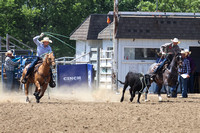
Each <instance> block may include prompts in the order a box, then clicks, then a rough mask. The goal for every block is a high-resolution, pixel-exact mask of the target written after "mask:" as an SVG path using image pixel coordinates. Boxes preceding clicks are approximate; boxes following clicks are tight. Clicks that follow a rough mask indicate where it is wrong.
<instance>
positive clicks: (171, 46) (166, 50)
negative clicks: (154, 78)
mask: <svg viewBox="0 0 200 133" xmlns="http://www.w3.org/2000/svg"><path fill="white" fill-rule="evenodd" d="M179 43H180V42H179V40H178V38H174V39H173V40H171V43H166V44H164V45H162V46H161V47H160V52H161V53H162V54H163V55H164V54H166V58H165V59H164V60H163V61H162V63H161V64H160V65H159V66H158V68H157V69H156V70H155V71H154V72H153V73H154V74H155V73H156V72H157V71H159V70H160V69H161V68H162V67H163V66H164V64H165V63H166V62H167V61H168V65H169V63H170V62H171V61H172V59H173V57H174V55H176V54H178V53H180V52H181V50H180V48H179V46H178V44H179Z"/></svg>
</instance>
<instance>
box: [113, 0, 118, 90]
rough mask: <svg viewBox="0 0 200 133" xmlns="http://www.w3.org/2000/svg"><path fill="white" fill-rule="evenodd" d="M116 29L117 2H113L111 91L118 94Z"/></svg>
mask: <svg viewBox="0 0 200 133" xmlns="http://www.w3.org/2000/svg"><path fill="white" fill-rule="evenodd" d="M117 28H118V0H114V12H113V56H112V58H113V59H112V89H113V90H115V91H116V92H117V93H118V84H117V77H118V58H117V57H118V55H117V53H118V40H117V39H116V38H115V37H116V33H117Z"/></svg>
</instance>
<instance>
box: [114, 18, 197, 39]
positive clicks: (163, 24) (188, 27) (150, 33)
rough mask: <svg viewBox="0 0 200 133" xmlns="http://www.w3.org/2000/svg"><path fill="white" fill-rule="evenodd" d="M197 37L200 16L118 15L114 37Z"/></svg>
mask: <svg viewBox="0 0 200 133" xmlns="http://www.w3.org/2000/svg"><path fill="white" fill-rule="evenodd" d="M174 37H176V38H179V39H199V38H200V18H193V17H181V18H180V17H145V16H143V17H138V16H137V17H136V16H135V17H130V16H124V17H120V19H119V24H118V29H117V34H116V38H140V39H169V38H174Z"/></svg>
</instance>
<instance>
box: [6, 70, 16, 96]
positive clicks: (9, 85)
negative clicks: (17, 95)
mask: <svg viewBox="0 0 200 133" xmlns="http://www.w3.org/2000/svg"><path fill="white" fill-rule="evenodd" d="M6 76H7V82H6V91H8V92H10V91H12V87H13V82H14V71H6Z"/></svg>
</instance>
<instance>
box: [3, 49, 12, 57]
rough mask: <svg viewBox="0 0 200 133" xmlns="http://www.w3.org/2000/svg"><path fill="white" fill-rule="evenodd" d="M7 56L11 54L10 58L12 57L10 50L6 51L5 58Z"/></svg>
mask: <svg viewBox="0 0 200 133" xmlns="http://www.w3.org/2000/svg"><path fill="white" fill-rule="evenodd" d="M8 54H12V56H13V53H12V51H11V50H8V51H7V52H6V53H5V55H6V56H7V55H8Z"/></svg>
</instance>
